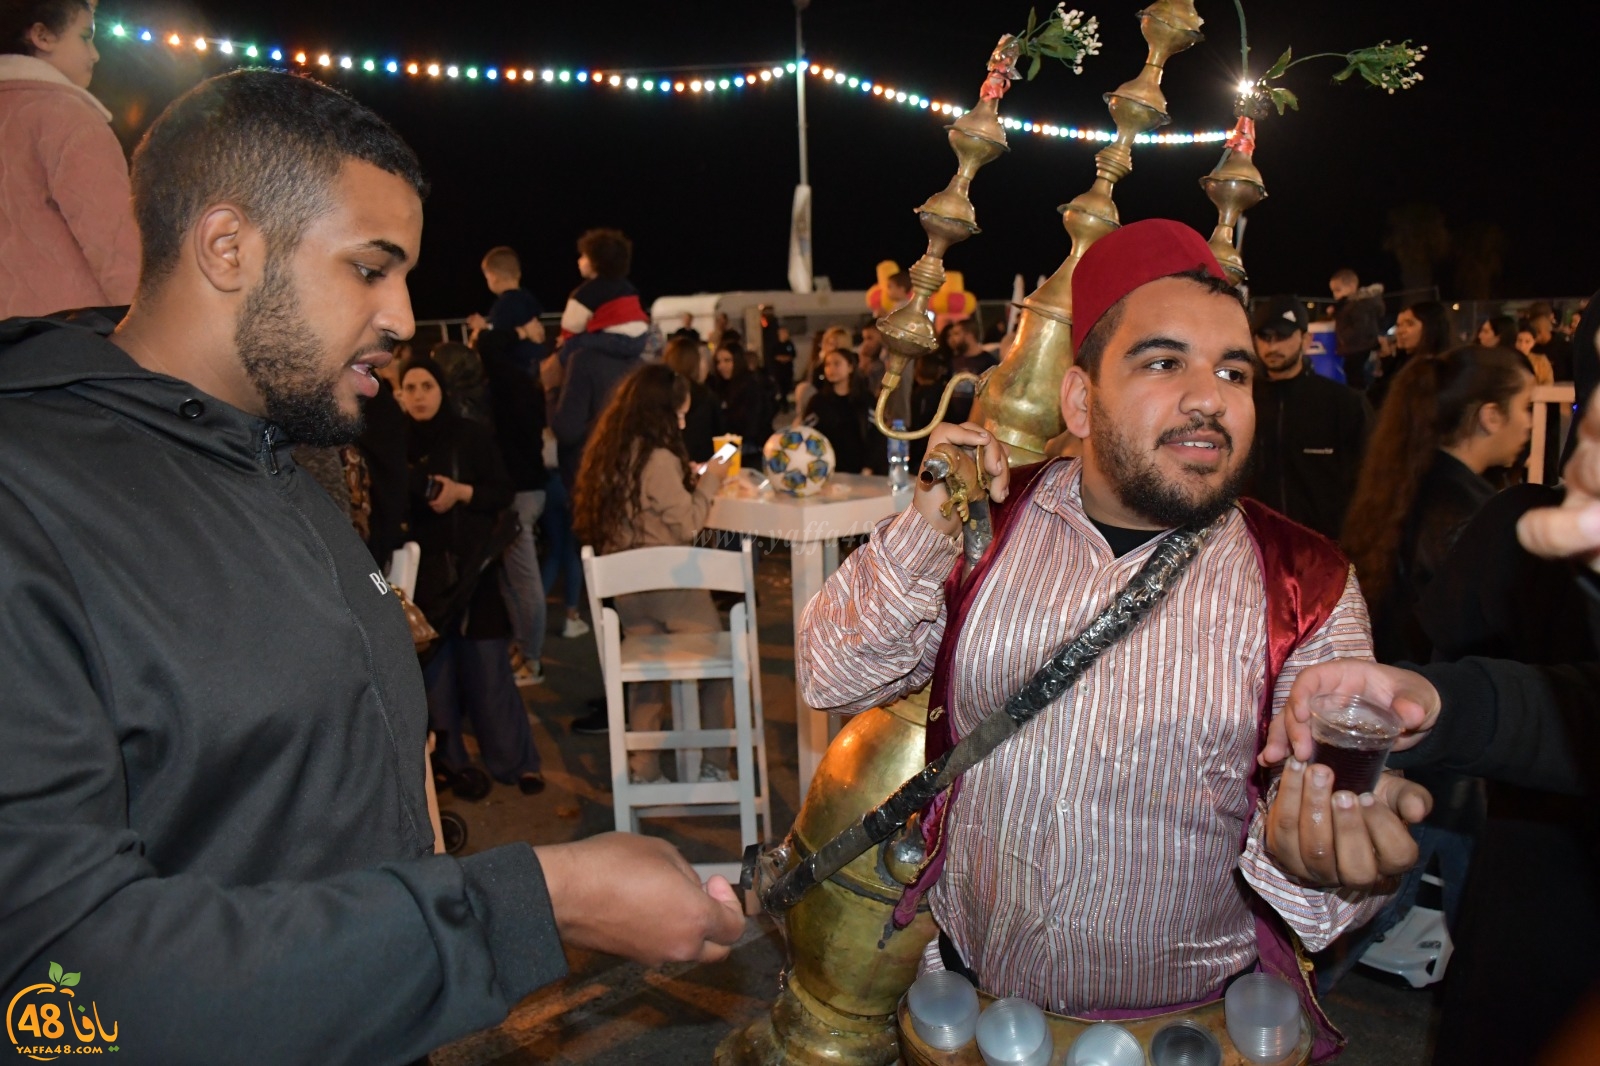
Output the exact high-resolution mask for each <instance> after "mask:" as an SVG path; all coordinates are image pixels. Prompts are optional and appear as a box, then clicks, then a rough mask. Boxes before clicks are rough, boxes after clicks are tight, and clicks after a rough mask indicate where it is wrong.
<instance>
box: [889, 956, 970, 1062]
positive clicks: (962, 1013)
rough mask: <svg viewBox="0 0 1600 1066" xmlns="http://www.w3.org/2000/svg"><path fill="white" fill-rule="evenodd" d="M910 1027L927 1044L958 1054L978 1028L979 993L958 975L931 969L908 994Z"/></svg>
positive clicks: (907, 1003) (917, 981)
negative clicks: (957, 1051)
mask: <svg viewBox="0 0 1600 1066" xmlns="http://www.w3.org/2000/svg"><path fill="white" fill-rule="evenodd" d="M906 1007H907V1008H908V1009H909V1010H910V1012H911V1028H912V1029H914V1030H915V1031H916V1034H917V1035H918V1036H920V1037H921V1038H922V1040H923V1042H924V1043H926V1044H927V1045H928V1046H929V1047H934V1048H938V1049H939V1050H940V1051H955V1050H957V1049H959V1048H964V1047H966V1046H967V1045H968V1044H969V1043H971V1042H972V1038H973V1036H974V1035H975V1034H976V1032H977V1028H978V993H977V991H976V990H974V989H973V987H972V982H970V981H968V980H967V979H966V978H965V977H962V976H961V975H960V974H958V973H952V972H951V971H949V970H929V971H928V972H927V973H925V974H923V975H922V976H921V977H919V978H917V980H916V982H915V983H914V984H912V986H911V990H910V991H909V992H907V993H906Z"/></svg>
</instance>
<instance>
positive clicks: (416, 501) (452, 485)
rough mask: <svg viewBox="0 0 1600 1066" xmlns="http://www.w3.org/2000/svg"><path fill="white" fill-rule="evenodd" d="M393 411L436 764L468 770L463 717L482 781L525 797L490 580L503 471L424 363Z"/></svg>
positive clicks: (520, 715) (415, 367) (505, 493)
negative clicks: (433, 635) (424, 635)
mask: <svg viewBox="0 0 1600 1066" xmlns="http://www.w3.org/2000/svg"><path fill="white" fill-rule="evenodd" d="M400 406H401V407H402V408H403V409H404V410H405V413H406V419H407V421H406V460H407V465H408V466H409V467H410V469H411V490H412V492H413V494H414V496H413V501H412V505H411V534H412V537H413V539H415V540H416V542H417V543H418V544H419V545H421V547H422V558H421V562H420V565H419V568H418V574H417V597H416V602H417V606H418V607H420V608H422V613H423V614H425V615H427V617H428V621H429V622H430V623H432V624H433V628H434V629H436V630H438V631H439V634H440V641H439V644H438V645H437V646H436V647H434V648H432V649H430V651H429V654H428V657H427V659H426V662H425V663H424V664H423V668H422V679H423V681H424V683H425V684H426V685H427V693H428V717H429V718H430V719H431V721H432V723H433V728H434V729H435V730H437V731H438V733H439V753H438V755H437V757H436V758H437V759H438V761H439V762H440V763H441V764H442V765H443V767H444V768H445V769H447V770H448V771H449V772H450V775H452V776H453V775H459V774H460V773H461V771H463V770H465V769H466V768H467V767H468V766H470V765H472V757H471V756H470V755H469V754H468V753H467V749H466V743H465V741H464V739H463V736H464V732H465V725H466V722H467V721H468V720H470V721H471V722H472V731H473V733H474V735H476V736H477V738H478V749H479V752H480V753H481V755H482V756H483V763H484V765H485V766H486V767H487V768H488V770H489V773H490V775H491V776H492V777H494V778H495V780H497V781H500V782H502V783H503V784H508V785H509V784H515V785H516V786H517V787H518V788H519V789H521V790H522V792H523V793H524V794H525V795H534V794H536V793H538V792H541V791H543V790H544V777H543V775H542V774H541V773H540V766H539V750H538V748H536V747H535V746H534V743H533V734H532V733H531V732H530V730H529V728H528V715H527V711H526V710H525V708H524V707H523V703H522V697H521V696H520V695H518V694H517V684H516V680H515V677H514V675H513V674H512V672H511V656H510V639H511V616H510V614H509V613H508V612H507V610H506V602H505V598H504V596H503V594H502V592H501V587H500V581H499V571H500V567H501V565H502V564H501V562H500V557H501V555H503V554H504V552H505V549H506V548H507V547H508V546H509V545H510V543H511V541H512V540H513V539H514V537H515V535H516V532H517V528H518V527H517V524H516V522H515V520H514V512H511V511H510V510H509V508H510V507H511V504H512V497H513V495H514V492H515V490H514V487H513V484H512V481H511V475H510V474H508V473H506V468H505V463H504V462H503V461H502V460H501V458H500V450H499V448H497V447H496V446H495V443H494V438H493V437H492V436H490V434H489V431H488V430H486V429H484V428H483V427H482V426H480V425H478V424H477V423H475V422H473V421H471V420H470V419H467V418H463V417H462V416H461V415H460V414H458V413H457V412H456V410H455V409H454V407H453V406H452V404H451V398H450V396H449V394H448V392H447V389H446V386H445V382H444V374H443V372H442V371H441V370H440V368H439V365H438V364H437V363H435V362H434V361H433V360H432V359H414V360H412V362H411V365H410V366H408V367H406V369H405V374H404V376H403V377H402V378H401V379H400Z"/></svg>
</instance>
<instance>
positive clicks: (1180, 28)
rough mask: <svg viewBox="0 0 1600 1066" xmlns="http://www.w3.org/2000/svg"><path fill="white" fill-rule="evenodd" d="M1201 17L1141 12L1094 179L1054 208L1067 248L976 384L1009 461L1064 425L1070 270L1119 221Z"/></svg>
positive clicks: (1035, 454) (977, 410)
mask: <svg viewBox="0 0 1600 1066" xmlns="http://www.w3.org/2000/svg"><path fill="white" fill-rule="evenodd" d="M1201 23H1202V19H1201V18H1200V16H1199V15H1198V14H1197V13H1196V12H1195V9H1194V3H1193V0H1158V2H1157V3H1154V4H1151V5H1150V6H1149V7H1147V8H1145V9H1144V10H1143V11H1141V12H1139V29H1140V32H1141V33H1142V34H1143V35H1144V39H1145V44H1146V45H1147V46H1148V50H1149V51H1148V54H1147V56H1146V58H1145V61H1144V67H1143V68H1142V69H1141V70H1140V71H1139V74H1138V76H1137V77H1135V78H1133V79H1132V80H1131V81H1128V82H1125V83H1123V84H1122V85H1121V86H1119V87H1117V88H1116V89H1114V90H1112V91H1111V92H1109V93H1107V94H1106V95H1105V101H1106V107H1107V109H1108V110H1109V111H1110V112H1111V118H1112V121H1114V122H1115V123H1116V126H1117V135H1116V137H1115V139H1114V140H1112V142H1111V143H1110V144H1108V145H1106V146H1105V147H1104V148H1102V149H1101V150H1100V151H1099V152H1098V153H1096V154H1095V157H1094V163H1095V179H1094V184H1093V185H1091V186H1090V187H1089V189H1088V190H1087V191H1085V192H1084V193H1082V194H1080V195H1079V196H1077V197H1075V198H1074V199H1073V200H1072V202H1071V203H1068V204H1065V205H1063V206H1062V207H1061V208H1059V210H1060V212H1061V215H1062V225H1063V226H1064V227H1065V228H1066V231H1067V235H1068V236H1069V237H1071V238H1072V251H1071V253H1070V254H1069V255H1068V256H1067V258H1066V261H1065V262H1063V263H1062V264H1061V266H1060V268H1058V269H1057V270H1056V272H1055V273H1054V274H1052V275H1051V276H1050V277H1049V278H1047V279H1046V280H1045V282H1044V284H1043V285H1041V286H1039V288H1038V289H1036V290H1034V292H1033V294H1032V295H1030V296H1029V297H1028V298H1027V299H1026V300H1024V301H1023V302H1022V315H1021V317H1020V318H1019V320H1018V326H1017V335H1016V339H1015V341H1013V343H1012V345H1011V350H1010V351H1008V352H1007V353H1006V356H1005V359H1004V360H1003V361H1002V362H1001V364H1000V365H999V366H997V367H995V368H994V369H993V370H991V371H990V372H989V374H988V375H987V378H986V380H985V382H984V384H983V385H982V386H980V388H979V391H978V398H977V401H976V403H975V404H974V409H973V416H972V417H973V420H974V421H978V420H980V419H981V421H982V422H983V425H984V427H985V428H986V429H988V430H989V432H991V433H993V434H994V435H995V436H996V437H998V438H999V439H1000V440H1003V441H1005V442H1006V444H1008V445H1009V446H1010V450H1011V462H1012V463H1013V464H1016V465H1021V464H1024V463H1031V462H1036V461H1037V460H1039V459H1041V458H1043V457H1044V450H1045V445H1046V444H1047V443H1048V442H1049V441H1050V439H1051V438H1052V437H1055V436H1058V435H1059V434H1060V433H1061V431H1062V429H1063V428H1064V427H1063V425H1062V422H1061V403H1060V393H1061V379H1062V377H1063V376H1064V375H1065V374H1066V372H1067V367H1068V366H1070V365H1072V354H1073V353H1072V272H1073V271H1074V270H1075V269H1077V266H1078V261H1079V260H1080V259H1082V258H1083V253H1084V252H1086V251H1088V250H1089V246H1090V245H1092V244H1093V243H1094V242H1095V241H1097V240H1099V239H1100V238H1101V237H1104V236H1105V235H1106V234H1107V233H1110V232H1111V231H1112V230H1114V229H1116V228H1117V226H1118V225H1120V221H1119V219H1118V217H1117V205H1116V203H1115V202H1114V201H1113V200H1112V193H1113V191H1114V189H1115V187H1116V184H1117V183H1118V182H1119V181H1121V180H1122V179H1123V178H1125V177H1127V176H1128V173H1129V172H1130V171H1131V170H1132V169H1133V144H1134V139H1135V138H1136V137H1137V136H1138V135H1139V134H1141V133H1148V132H1150V131H1151V130H1154V129H1159V128H1160V127H1162V126H1164V125H1166V124H1167V123H1168V122H1169V121H1171V119H1170V117H1169V116H1168V114H1167V99H1166V97H1165V96H1163V95H1162V93H1161V76H1162V74H1163V73H1164V71H1165V69H1166V63H1167V60H1168V59H1170V58H1172V57H1173V56H1174V55H1177V54H1178V53H1179V52H1182V51H1184V50H1185V49H1187V48H1191V47H1193V46H1194V45H1195V44H1198V43H1199V42H1200V41H1201V40H1202V39H1203V37H1202V35H1201V33H1200V26H1201Z"/></svg>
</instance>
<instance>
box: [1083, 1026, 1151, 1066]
mask: <svg viewBox="0 0 1600 1066" xmlns="http://www.w3.org/2000/svg"><path fill="white" fill-rule="evenodd" d="M1067 1066H1144V1048H1142V1047H1140V1046H1139V1041H1138V1040H1136V1039H1135V1038H1134V1035H1133V1034H1132V1033H1130V1032H1128V1030H1126V1029H1124V1028H1123V1027H1122V1026H1120V1025H1113V1024H1112V1023H1110V1022H1101V1023H1100V1024H1098V1025H1091V1026H1089V1028H1087V1029H1085V1030H1084V1031H1083V1032H1081V1033H1079V1034H1078V1039H1076V1040H1074V1041H1073V1042H1072V1048H1071V1050H1069V1051H1068V1052H1067Z"/></svg>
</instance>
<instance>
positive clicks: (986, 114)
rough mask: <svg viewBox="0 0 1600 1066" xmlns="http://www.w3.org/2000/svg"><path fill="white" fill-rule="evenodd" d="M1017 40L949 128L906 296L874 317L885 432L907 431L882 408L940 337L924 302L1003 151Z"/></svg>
mask: <svg viewBox="0 0 1600 1066" xmlns="http://www.w3.org/2000/svg"><path fill="white" fill-rule="evenodd" d="M1017 55H1018V44H1017V39H1016V38H1015V37H1013V36H1012V35H1010V34H1007V35H1006V36H1004V37H1002V38H1000V41H999V43H998V44H996V45H995V48H994V51H993V52H992V53H991V54H990V56H989V73H988V75H987V76H986V77H985V78H984V80H983V88H982V89H981V90H980V91H979V99H978V104H977V106H976V107H974V108H973V109H972V110H971V111H968V112H967V113H965V114H964V115H962V116H961V117H960V118H958V119H956V120H955V122H953V123H951V124H950V125H949V126H948V127H946V128H947V129H948V130H949V134H948V138H949V141H950V149H951V151H953V152H955V154H956V162H957V166H956V172H955V176H954V177H952V178H951V179H950V184H949V185H946V186H945V187H944V189H943V190H942V191H940V192H937V193H934V194H933V195H932V196H930V197H929V198H928V199H927V201H926V202H924V203H923V204H922V206H921V207H919V208H917V219H918V221H920V222H921V223H922V228H923V230H924V231H925V232H926V233H927V235H928V248H927V250H926V251H925V252H923V253H922V258H921V259H918V260H917V261H916V262H915V263H913V264H912V266H911V271H910V273H911V299H910V300H908V301H906V303H905V305H904V306H903V307H898V308H896V309H895V310H893V311H891V312H889V313H888V314H887V315H885V316H884V317H882V318H880V319H879V320H878V331H879V332H880V333H882V334H883V346H884V348H885V349H886V350H887V352H888V357H887V358H886V359H885V360H884V375H883V387H882V389H881V390H880V391H879V394H878V409H877V421H878V425H879V428H880V429H882V430H883V431H884V432H885V433H891V434H893V435H894V436H897V437H905V436H908V434H905V433H901V432H896V431H894V430H891V429H890V428H889V424H888V421H887V420H886V419H885V418H884V409H885V406H886V405H887V403H888V399H889V397H890V395H892V394H893V392H894V390H895V388H896V387H897V386H898V385H899V384H900V380H901V378H902V376H903V375H904V374H905V368H906V364H907V363H908V362H910V361H911V360H912V359H915V358H918V357H919V356H923V355H927V354H928V353H929V352H931V351H933V350H934V348H936V347H938V344H939V338H938V337H937V336H936V335H935V333H934V330H933V322H932V321H931V320H930V319H929V318H928V301H929V300H930V299H932V298H933V294H934V293H936V292H938V291H939V287H940V286H942V285H943V284H944V256H945V253H946V252H947V251H949V250H950V246H951V245H953V244H959V243H960V242H961V241H964V240H966V239H967V238H968V237H971V236H972V235H973V234H975V233H977V232H979V230H978V217H977V211H976V210H975V209H974V208H973V206H972V200H971V198H970V197H969V196H968V190H969V189H970V188H971V187H972V179H973V178H974V177H975V176H977V173H978V171H979V169H980V168H982V167H983V166H984V165H986V164H988V163H991V162H993V161H994V160H996V159H998V158H999V157H1000V153H1002V152H1005V151H1007V150H1008V146H1007V144H1006V131H1005V127H1004V126H1003V125H1001V122H1000V98H1001V97H1003V96H1004V95H1005V94H1006V90H1007V89H1009V88H1011V83H1012V82H1013V81H1015V80H1016V79H1017Z"/></svg>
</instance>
